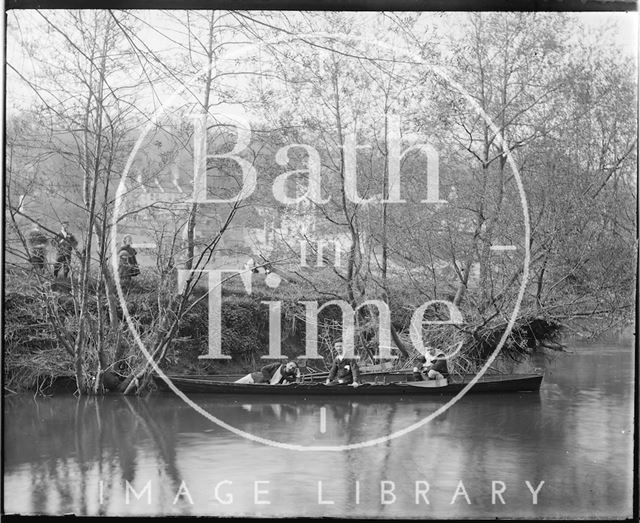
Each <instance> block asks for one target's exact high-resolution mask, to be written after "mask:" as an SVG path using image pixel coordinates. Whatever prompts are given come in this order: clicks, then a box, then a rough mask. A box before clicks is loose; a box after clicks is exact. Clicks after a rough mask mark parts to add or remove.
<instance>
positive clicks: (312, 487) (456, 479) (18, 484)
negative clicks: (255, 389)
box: [4, 350, 633, 517]
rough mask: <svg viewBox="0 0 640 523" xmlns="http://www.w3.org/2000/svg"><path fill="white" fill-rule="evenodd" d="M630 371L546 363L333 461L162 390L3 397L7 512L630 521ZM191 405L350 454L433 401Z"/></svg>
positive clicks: (587, 359) (618, 366)
mask: <svg viewBox="0 0 640 523" xmlns="http://www.w3.org/2000/svg"><path fill="white" fill-rule="evenodd" d="M631 361H632V354H631V352H630V351H628V350H618V351H613V352H611V353H610V354H607V355H603V354H601V353H599V352H593V353H589V352H588V351H587V352H585V353H581V354H580V355H576V356H572V357H563V358H560V359H556V360H554V361H553V362H548V363H547V364H546V365H547V374H546V377H545V381H544V384H543V388H542V390H541V392H540V394H509V395H502V396H501V395H478V396H467V397H465V398H463V400H462V401H460V402H459V403H458V404H456V405H455V406H454V407H453V408H451V409H449V410H448V411H447V412H446V413H445V414H444V415H441V416H439V417H438V418H436V419H435V420H433V421H432V422H431V423H429V424H427V425H426V426H424V427H422V428H421V429H419V430H416V431H414V432H412V433H410V434H408V435H406V436H403V437H401V438H399V439H396V440H393V441H387V442H386V443H384V444H381V445H377V446H375V447H371V448H365V449H359V450H355V451H350V452H342V453H330V452H321V453H317V452H315V453H308V452H304V453H300V452H292V451H287V450H284V449H278V448H272V447H265V446H263V445H261V444H257V443H253V442H249V441H247V440H244V439H242V438H240V437H237V436H236V435H234V434H232V433H230V432H228V431H227V430H225V429H222V428H220V427H218V426H217V425H214V424H212V423H211V422H209V421H208V420H206V419H205V418H204V417H202V416H201V415H200V414H198V413H197V412H195V411H194V410H192V409H191V408H190V407H188V406H187V405H185V404H184V403H183V402H182V401H181V400H179V399H178V398H175V397H173V396H172V395H156V396H150V397H147V398H125V397H119V396H113V397H102V398H95V397H83V398H74V397H68V396H67V397H54V398H48V399H42V400H34V399H33V398H32V397H30V396H12V397H7V398H6V403H5V407H6V411H5V414H6V416H5V421H6V423H5V428H4V430H5V454H4V456H5V469H4V481H5V493H6V496H5V510H6V511H7V512H20V513H49V514H62V513H66V512H74V513H77V514H90V515H120V514H194V515H271V516H276V515H303V516H323V515H330V516H331V515H333V516H341V515H342V516H344V515H345V514H351V515H360V516H377V517H401V516H404V517H472V516H478V515H484V516H502V517H507V516H516V517H525V516H526V517H535V516H537V517H541V516H547V517H549V516H557V515H566V516H572V517H579V516H594V515H601V516H603V515H616V514H617V515H623V514H625V513H630V510H631V508H630V507H631V485H632V476H631V474H632V472H631V470H632V469H631V466H630V465H629V463H630V461H631V460H630V459H629V458H630V457H631V455H632V454H631V452H632V441H633V435H632V419H633V417H632V401H631V392H632V375H631V368H632V365H631ZM194 399H197V401H198V403H199V404H200V405H201V406H202V407H203V408H205V409H206V410H207V411H209V412H211V413H213V414H215V415H216V416H218V417H219V418H220V419H222V420H223V421H225V422H227V423H230V424H232V425H233V426H235V427H237V428H239V429H241V430H244V431H247V432H250V433H253V434H257V435H260V436H263V437H266V438H269V439H272V440H276V441H281V442H285V443H295V444H302V445H347V444H352V443H356V442H360V441H363V440H366V439H369V438H375V437H379V436H381V435H384V434H389V433H391V432H395V431H397V430H400V429H402V428H404V427H406V426H408V425H410V424H412V423H415V422H416V421H419V420H420V419H423V418H424V417H425V416H427V415H429V414H431V413H432V412H433V411H434V410H436V409H437V408H438V407H439V406H440V405H441V402H442V400H441V399H438V398H431V399H424V398H414V399H403V400H400V399H397V398H395V399H394V398H371V399H368V398H360V397H358V398H349V399H346V398H336V399H333V400H332V399H327V398H313V399H296V398H290V397H286V398H282V399H281V400H274V399H273V398H268V397H264V398H254V397H246V396H245V397H233V396H228V397H213V396H206V395H198V396H194ZM323 419H324V422H322V420H323ZM461 481H462V482H463V485H464V486H463V490H464V495H463V494H462V493H461V491H460V482H461ZM492 481H499V482H502V483H503V484H504V486H505V491H504V493H503V498H504V500H505V502H506V503H505V504H504V505H502V504H501V503H500V500H498V501H497V502H496V503H494V501H496V499H495V497H492V483H491V482H492ZM527 481H528V482H529V485H530V486H527V483H526V482H527ZM541 481H544V482H545V483H544V484H543V485H542V486H541V487H540V491H539V499H538V503H537V504H533V502H532V497H533V496H532V492H531V488H533V489H535V488H536V487H537V486H538V485H540V482H541ZM320 482H321V483H320ZM426 483H428V492H426V494H425V493H424V492H423V490H424V488H425V484H426ZM127 485H129V487H127ZM392 485H393V488H392ZM145 487H148V488H146V490H145ZM320 489H321V493H320V492H319V490H320ZM421 489H422V490H421ZM421 492H422V494H421ZM178 493H181V494H182V495H180V496H177V494H178ZM456 493H457V494H458V495H457V496H456ZM385 496H386V497H385ZM138 497H139V499H138ZM424 498H427V499H428V500H429V504H426V503H425V502H424ZM392 499H394V502H393V503H386V502H384V501H390V500H392ZM467 499H468V500H469V501H470V503H467ZM229 500H231V502H229ZM452 500H453V501H454V503H451V501H452ZM261 501H270V503H269V504H266V503H265V504H262V503H260V502H261ZM330 501H331V502H333V503H332V504H329V503H328V502H330ZM321 502H322V503H321ZM324 502H327V504H325V503H324Z"/></svg>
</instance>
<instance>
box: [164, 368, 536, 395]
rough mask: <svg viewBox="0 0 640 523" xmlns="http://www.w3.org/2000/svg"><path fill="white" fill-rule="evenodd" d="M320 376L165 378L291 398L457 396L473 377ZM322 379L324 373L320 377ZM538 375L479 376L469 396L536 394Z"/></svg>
mask: <svg viewBox="0 0 640 523" xmlns="http://www.w3.org/2000/svg"><path fill="white" fill-rule="evenodd" d="M319 374H320V373H318V374H316V375H312V376H307V378H308V379H305V378H304V377H303V381H302V382H300V383H291V384H289V385H269V384H266V383H265V384H244V383H242V384H241V383H234V381H235V380H234V378H236V379H237V378H238V377H240V376H182V375H181V376H169V377H170V378H171V381H172V382H173V384H174V385H175V386H176V387H178V389H180V390H181V391H183V392H188V393H208V394H257V395H265V394H268V395H277V396H280V395H287V396H289V395H294V396H300V397H305V396H318V395H325V396H372V395H393V396H421V395H431V396H433V395H446V394H457V393H458V392H460V391H461V390H462V389H463V388H464V387H465V386H466V385H467V384H468V383H469V382H470V381H471V380H472V379H473V377H474V376H473V375H468V376H464V377H457V379H456V377H452V378H450V379H449V380H444V382H433V381H412V374H411V373H408V372H387V373H380V374H372V375H368V374H364V375H362V376H361V381H363V382H364V383H363V384H362V385H360V386H359V387H351V386H346V385H333V386H331V385H325V384H324V382H323V378H321V376H320V375H319ZM322 374H323V375H324V374H326V373H322ZM542 378H543V375H542V374H510V375H506V374H501V375H491V376H487V375H485V376H482V378H480V380H478V382H477V383H476V384H475V385H474V386H473V387H472V388H471V389H470V390H469V391H468V392H469V393H504V392H537V391H538V390H540V384H541V383H542ZM154 379H155V382H156V383H157V385H158V388H159V389H160V390H170V389H169V387H168V386H167V384H166V383H165V382H164V380H163V379H162V378H160V377H159V376H155V377H154Z"/></svg>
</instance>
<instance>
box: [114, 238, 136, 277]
mask: <svg viewBox="0 0 640 523" xmlns="http://www.w3.org/2000/svg"><path fill="white" fill-rule="evenodd" d="M136 254H138V252H137V251H136V250H135V249H134V248H133V247H131V245H123V246H122V247H120V251H119V252H118V258H119V259H120V265H119V267H118V268H119V270H120V276H121V277H123V276H124V277H131V276H137V275H138V274H140V268H139V267H138V260H137V258H136Z"/></svg>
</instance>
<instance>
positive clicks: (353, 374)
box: [328, 358, 360, 384]
mask: <svg viewBox="0 0 640 523" xmlns="http://www.w3.org/2000/svg"><path fill="white" fill-rule="evenodd" d="M328 379H329V381H333V380H344V382H345V383H347V384H351V383H353V382H354V381H355V382H358V383H359V382H360V368H359V367H358V362H357V361H356V360H354V359H351V358H344V359H342V360H341V359H340V358H336V359H335V360H334V361H333V365H331V370H330V371H329V378H328Z"/></svg>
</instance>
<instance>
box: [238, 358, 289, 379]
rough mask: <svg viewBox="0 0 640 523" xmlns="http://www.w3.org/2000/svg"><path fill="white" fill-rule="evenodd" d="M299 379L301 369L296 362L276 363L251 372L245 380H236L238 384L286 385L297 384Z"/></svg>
mask: <svg viewBox="0 0 640 523" xmlns="http://www.w3.org/2000/svg"><path fill="white" fill-rule="evenodd" d="M299 377H300V369H299V368H298V364H297V363H296V362H295V361H288V362H286V363H278V362H275V363H270V364H269V365H265V366H264V367H262V368H261V369H260V370H259V371H256V372H250V373H249V374H247V375H246V376H244V377H243V378H240V379H239V380H236V383H245V384H246V383H249V384H251V383H254V384H269V385H284V384H288V383H295V382H296V381H298V378H299Z"/></svg>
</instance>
